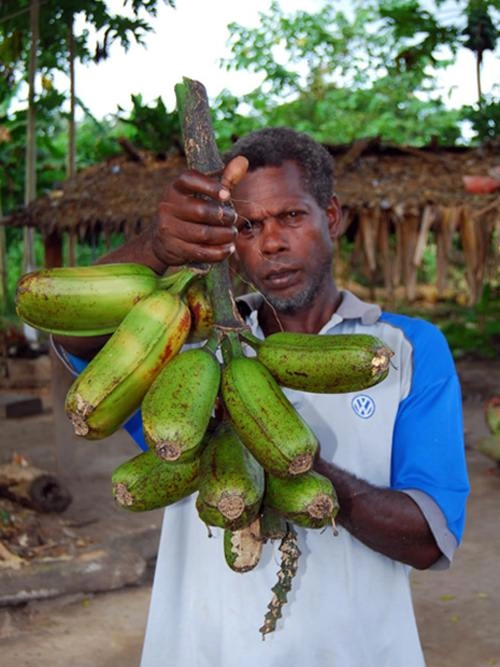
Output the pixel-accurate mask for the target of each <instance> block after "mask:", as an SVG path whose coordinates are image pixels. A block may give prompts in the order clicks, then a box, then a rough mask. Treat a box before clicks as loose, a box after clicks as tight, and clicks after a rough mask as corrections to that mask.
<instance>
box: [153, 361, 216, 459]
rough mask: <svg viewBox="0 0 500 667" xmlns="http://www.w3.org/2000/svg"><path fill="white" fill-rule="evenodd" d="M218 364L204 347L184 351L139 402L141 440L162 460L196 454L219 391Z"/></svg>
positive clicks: (164, 370)
mask: <svg viewBox="0 0 500 667" xmlns="http://www.w3.org/2000/svg"><path fill="white" fill-rule="evenodd" d="M220 373H221V372H220V364H219V362H218V361H217V359H216V358H215V356H214V355H213V354H212V353H211V352H210V351H208V349H205V348H196V349H191V350H184V351H183V352H181V353H180V354H178V355H177V356H176V357H175V358H174V359H172V361H170V362H169V363H168V364H167V365H166V366H165V367H164V368H163V369H162V370H161V372H160V373H159V375H158V377H157V378H156V380H155V381H154V382H153V384H152V385H151V387H150V388H149V389H148V391H147V393H146V395H145V396H144V400H143V402H142V422H143V429H144V437H145V439H146V442H147V443H148V445H149V446H150V447H151V449H153V450H154V451H155V452H156V454H157V455H158V456H160V457H161V458H163V459H165V460H166V461H185V460H188V459H192V458H193V457H194V456H195V455H197V454H198V452H199V449H200V446H201V444H202V442H203V436H204V434H205V432H206V430H207V426H208V424H209V421H210V417H211V415H212V411H213V408H214V404H215V399H216V397H217V393H218V391H219V383H220Z"/></svg>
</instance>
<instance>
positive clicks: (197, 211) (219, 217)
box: [158, 197, 238, 238]
mask: <svg viewBox="0 0 500 667" xmlns="http://www.w3.org/2000/svg"><path fill="white" fill-rule="evenodd" d="M158 212H159V217H160V221H161V222H162V224H164V225H165V227H166V228H174V227H177V226H179V225H182V226H184V225H188V224H193V223H195V224H197V225H199V226H200V227H204V226H208V227H210V226H212V227H217V228H221V227H225V228H226V229H228V230H230V234H231V235H234V234H236V230H235V228H234V227H235V225H236V221H237V219H238V216H237V214H236V213H235V211H234V209H233V208H232V207H231V206H228V205H225V204H223V203H221V202H219V203H218V202H215V201H213V200H208V199H199V198H197V197H189V198H187V199H185V200H184V201H180V202H178V203H177V204H172V203H171V202H167V201H162V202H160V203H159V205H158ZM179 236H180V235H179ZM224 236H225V237H226V238H227V234H226V235H224Z"/></svg>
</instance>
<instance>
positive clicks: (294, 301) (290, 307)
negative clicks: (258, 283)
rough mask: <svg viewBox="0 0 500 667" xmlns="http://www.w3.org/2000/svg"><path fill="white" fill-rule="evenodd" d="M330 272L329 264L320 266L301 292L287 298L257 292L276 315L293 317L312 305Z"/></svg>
mask: <svg viewBox="0 0 500 667" xmlns="http://www.w3.org/2000/svg"><path fill="white" fill-rule="evenodd" d="M329 271H331V262H330V261H328V262H325V263H324V264H323V265H322V266H320V267H318V269H317V270H316V271H315V272H314V273H313V274H312V275H311V276H310V278H309V281H308V283H307V284H306V285H305V286H304V288H303V289H302V291H301V292H299V293H298V294H294V295H293V296H289V297H280V296H275V295H272V294H268V293H267V292H266V291H265V290H262V289H260V290H259V291H260V292H261V294H262V295H263V296H264V298H265V300H266V302H267V303H269V305H271V306H272V307H273V308H274V309H275V310H276V311H277V312H278V313H283V314H284V315H293V314H295V313H298V312H299V311H301V310H302V309H303V308H305V307H306V306H310V305H312V303H313V302H314V299H315V297H316V296H317V294H319V293H320V291H321V289H322V287H323V285H324V284H325V278H326V276H327V275H328V272H329Z"/></svg>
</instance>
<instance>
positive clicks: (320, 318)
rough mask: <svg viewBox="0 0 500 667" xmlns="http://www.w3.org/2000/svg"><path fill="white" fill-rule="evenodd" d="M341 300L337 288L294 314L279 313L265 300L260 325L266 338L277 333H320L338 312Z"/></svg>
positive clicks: (260, 314)
mask: <svg viewBox="0 0 500 667" xmlns="http://www.w3.org/2000/svg"><path fill="white" fill-rule="evenodd" d="M341 300H342V295H341V294H340V292H339V291H338V290H337V289H336V288H335V287H333V289H332V290H331V291H330V292H329V293H328V295H325V296H324V297H323V298H321V299H319V300H318V299H317V300H316V301H315V302H314V304H312V306H310V307H307V308H303V309H301V310H300V311H297V312H294V313H283V312H278V311H276V310H275V309H274V308H273V307H272V306H271V305H269V304H268V303H267V302H266V301H265V300H264V302H263V303H262V306H261V307H260V309H259V323H260V326H261V328H262V331H263V332H264V334H265V335H266V336H269V335H270V334H272V333H275V332H277V331H293V332H296V333H318V332H319V331H321V329H322V328H323V326H324V325H325V324H326V323H327V322H328V320H329V319H330V318H331V316H332V315H333V313H334V312H335V311H336V310H337V308H338V307H339V305H340V302H341Z"/></svg>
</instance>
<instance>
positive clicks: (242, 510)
mask: <svg viewBox="0 0 500 667" xmlns="http://www.w3.org/2000/svg"><path fill="white" fill-rule="evenodd" d="M263 495H264V471H263V469H262V467H261V466H260V465H259V463H257V461H256V460H255V459H254V457H253V456H252V454H251V453H250V452H249V451H248V450H247V449H246V448H245V447H244V446H243V444H242V442H241V441H240V439H239V438H238V436H237V434H236V432H235V431H234V429H233V427H232V425H231V424H230V423H229V422H227V421H226V422H222V423H221V424H219V426H218V427H217V428H216V430H215V432H214V433H213V434H212V436H211V437H210V438H209V439H208V443H207V445H206V446H205V448H204V449H203V451H202V453H201V455H200V487H199V491H198V496H197V498H196V507H197V509H198V514H199V516H200V518H201V519H202V521H204V522H205V523H206V524H208V525H209V526H218V527H219V528H230V529H231V530H238V529H240V528H244V527H245V526H248V525H249V524H250V523H251V522H252V521H253V520H254V519H255V517H256V516H257V514H258V511H259V509H260V505H261V502H262V497H263Z"/></svg>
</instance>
